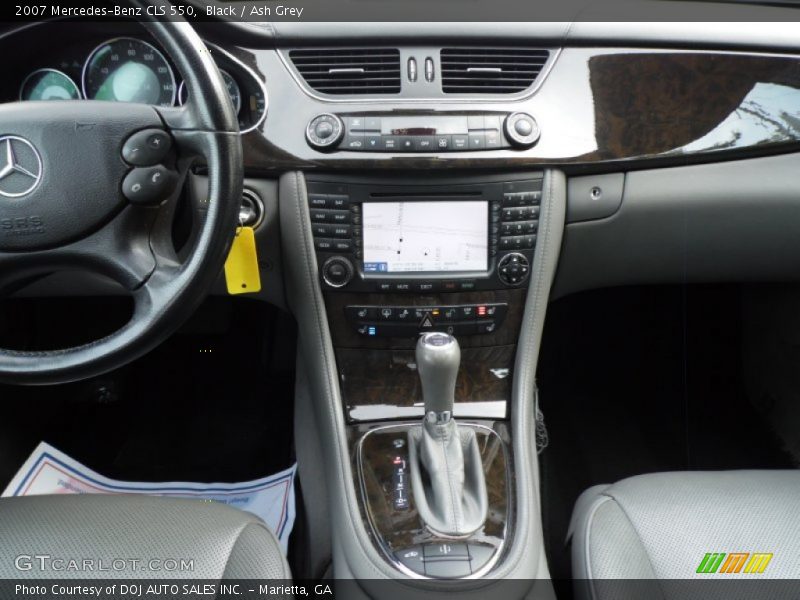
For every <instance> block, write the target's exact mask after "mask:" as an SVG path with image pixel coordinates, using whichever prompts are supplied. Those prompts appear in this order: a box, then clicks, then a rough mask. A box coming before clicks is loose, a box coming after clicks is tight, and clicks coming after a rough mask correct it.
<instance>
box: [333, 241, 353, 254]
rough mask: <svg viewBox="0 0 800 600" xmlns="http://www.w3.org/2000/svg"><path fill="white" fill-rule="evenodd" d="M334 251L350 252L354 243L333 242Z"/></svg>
mask: <svg viewBox="0 0 800 600" xmlns="http://www.w3.org/2000/svg"><path fill="white" fill-rule="evenodd" d="M333 249H334V250H336V251H337V252H350V251H351V250H352V249H353V243H352V242H351V241H350V240H333Z"/></svg>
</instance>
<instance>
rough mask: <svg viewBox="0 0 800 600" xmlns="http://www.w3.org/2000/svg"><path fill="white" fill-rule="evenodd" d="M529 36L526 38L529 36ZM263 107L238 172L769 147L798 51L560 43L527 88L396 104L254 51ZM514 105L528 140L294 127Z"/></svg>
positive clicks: (792, 140)
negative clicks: (404, 140) (408, 143)
mask: <svg viewBox="0 0 800 600" xmlns="http://www.w3.org/2000/svg"><path fill="white" fill-rule="evenodd" d="M529 45H530V46H531V47H534V46H537V45H536V43H535V41H532V42H531V44H529ZM253 52H254V56H255V59H256V63H257V64H258V67H259V69H260V71H261V72H263V73H265V74H266V76H267V87H268V89H269V90H270V91H271V94H270V115H269V116H268V118H267V123H266V127H265V129H264V132H263V134H262V133H255V132H254V133H250V134H248V135H246V136H244V137H243V143H244V148H245V166H246V167H247V169H248V170H250V171H253V172H257V171H259V170H263V171H270V170H275V169H278V170H281V169H289V168H291V169H303V170H307V171H311V170H321V171H325V170H340V169H383V170H395V169H403V170H413V169H442V170H447V169H476V168H482V169H501V168H502V169H506V170H509V169H523V168H528V169H529V168H533V167H541V166H546V165H561V166H564V167H565V168H568V167H570V166H576V167H579V166H580V167H593V166H594V167H601V166H602V167H603V168H604V169H606V170H607V169H612V168H617V167H620V168H622V167H624V168H632V167H639V166H641V167H642V168H644V167H651V166H654V165H658V164H673V165H674V164H688V163H692V162H710V161H718V160H729V159H733V158H742V157H746V156H758V155H765V154H779V153H783V152H791V151H795V150H797V149H798V148H800V57H797V56H793V55H778V54H759V53H747V52H722V51H697V50H664V49H642V48H564V49H562V51H561V52H560V54H559V55H558V58H557V60H556V61H555V64H554V65H553V67H552V69H551V70H550V72H549V74H548V75H547V77H546V79H545V80H544V81H543V82H542V83H541V86H540V88H539V89H538V91H536V93H535V94H533V95H532V96H530V97H526V98H523V99H513V98H510V99H509V100H508V102H506V103H498V102H497V100H496V98H492V99H491V101H490V100H481V99H480V97H476V98H475V99H473V100H472V101H468V100H463V101H453V100H451V99H449V98H445V100H447V101H446V102H436V101H435V100H432V101H431V102H430V103H428V104H425V103H420V102H414V103H404V102H403V100H402V99H401V98H398V99H397V103H396V104H393V105H387V104H386V103H385V102H381V103H370V102H369V101H363V102H361V103H358V102H347V103H346V104H345V103H340V104H337V103H335V102H330V101H326V102H321V101H319V100H315V99H314V98H310V97H308V96H307V95H306V94H305V93H304V92H303V91H302V89H301V88H300V87H299V86H298V84H297V82H295V81H294V79H293V78H292V76H291V74H290V73H289V71H288V70H287V68H286V66H285V65H284V64H283V63H282V62H281V60H280V57H279V56H278V54H277V52H276V51H274V50H255V51H253ZM498 110H500V111H507V112H509V113H511V112H516V111H524V112H528V113H530V114H531V115H533V116H534V117H535V118H536V119H537V121H538V123H539V125H540V127H541V130H542V135H541V139H540V141H539V142H538V144H537V145H536V146H534V147H533V148H530V149H528V150H522V151H516V150H510V149H506V150H494V151H485V152H478V151H471V152H451V153H442V154H436V153H433V154H420V153H410V154H391V153H377V152H374V153H368V152H349V151H337V152H332V153H328V154H326V153H322V152H317V151H315V150H312V149H311V148H310V147H308V145H307V144H306V142H305V139H304V136H303V132H304V131H305V126H306V124H307V123H308V121H309V120H310V119H311V118H313V117H314V116H315V115H317V114H319V113H321V112H334V113H336V112H338V113H342V114H345V113H347V114H352V113H354V112H355V113H362V112H363V113H366V112H369V113H371V114H375V113H376V112H377V113H379V114H380V113H382V112H383V113H384V114H387V115H388V114H394V115H397V114H414V115H425V114H431V115H436V114H446V113H451V112H463V111H472V112H482V111H485V112H496V111H498Z"/></svg>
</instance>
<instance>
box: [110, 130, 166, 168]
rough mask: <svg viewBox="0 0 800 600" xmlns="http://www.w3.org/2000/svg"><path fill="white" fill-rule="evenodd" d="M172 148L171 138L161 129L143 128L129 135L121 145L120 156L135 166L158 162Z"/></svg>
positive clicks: (146, 165) (148, 165)
mask: <svg viewBox="0 0 800 600" xmlns="http://www.w3.org/2000/svg"><path fill="white" fill-rule="evenodd" d="M171 148H172V138H171V137H170V135H169V134H168V133H167V132H166V131H164V130H162V129H143V130H142V131H137V132H136V133H134V134H133V135H132V136H130V137H129V138H128V139H127V140H126V141H125V144H123V146H122V158H123V159H124V160H125V162H126V163H128V164H129V165H133V166H135V167H152V166H154V165H157V164H159V163H160V162H161V161H162V160H164V158H166V156H167V154H169V151H170V149H171Z"/></svg>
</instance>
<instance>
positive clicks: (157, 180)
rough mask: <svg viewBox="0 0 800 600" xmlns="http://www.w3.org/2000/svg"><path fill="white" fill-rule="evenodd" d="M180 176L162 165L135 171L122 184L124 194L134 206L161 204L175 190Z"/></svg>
mask: <svg viewBox="0 0 800 600" xmlns="http://www.w3.org/2000/svg"><path fill="white" fill-rule="evenodd" d="M177 180H178V175H177V173H175V172H174V171H171V170H169V169H168V168H167V167H165V166H162V165H156V166H155V167H146V168H137V169H133V170H132V171H131V172H130V173H128V174H127V175H126V176H125V180H124V181H123V182H122V193H123V194H124V196H125V197H126V198H127V199H128V200H130V201H131V203H132V204H138V205H144V206H147V205H153V204H159V203H160V202H162V201H163V200H166V199H167V197H169V195H170V194H171V193H172V192H173V191H174V190H175V185H176V183H177Z"/></svg>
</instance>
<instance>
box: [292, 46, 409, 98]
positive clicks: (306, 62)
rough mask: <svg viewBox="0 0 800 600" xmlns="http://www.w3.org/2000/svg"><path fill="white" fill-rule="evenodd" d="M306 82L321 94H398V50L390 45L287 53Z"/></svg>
mask: <svg viewBox="0 0 800 600" xmlns="http://www.w3.org/2000/svg"><path fill="white" fill-rule="evenodd" d="M289 57H290V58H291V59H292V62H293V63H294V66H295V68H297V70H298V71H299V72H300V75H302V76H303V79H305V80H306V83H308V85H310V86H311V87H312V88H313V89H315V90H317V91H318V92H323V93H325V94H336V95H339V94H398V93H400V51H399V50H397V49H392V48H367V49H364V48H358V49H338V48H337V49H314V50H292V51H291V52H289Z"/></svg>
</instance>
